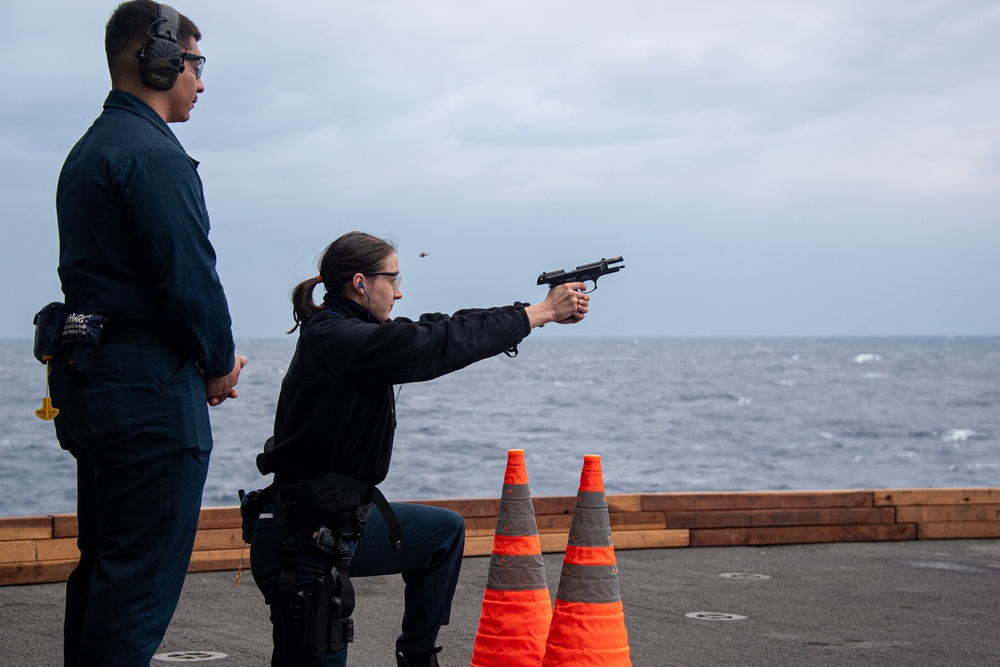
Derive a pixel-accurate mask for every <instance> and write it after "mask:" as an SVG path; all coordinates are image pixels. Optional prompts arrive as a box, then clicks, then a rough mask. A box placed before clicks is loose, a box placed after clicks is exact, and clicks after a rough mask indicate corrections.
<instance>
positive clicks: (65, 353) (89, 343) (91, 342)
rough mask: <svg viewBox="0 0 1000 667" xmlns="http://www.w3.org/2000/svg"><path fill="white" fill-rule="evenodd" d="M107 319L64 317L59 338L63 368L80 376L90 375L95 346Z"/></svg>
mask: <svg viewBox="0 0 1000 667" xmlns="http://www.w3.org/2000/svg"><path fill="white" fill-rule="evenodd" d="M107 320H108V318H106V317H104V316H103V315H90V314H88V313H70V314H69V315H67V316H66V324H65V325H63V330H62V335H61V336H60V338H59V346H60V348H61V356H62V364H63V367H64V368H67V369H69V370H71V371H76V372H77V373H81V374H84V375H86V374H89V373H90V365H91V363H92V362H93V360H94V352H95V351H96V350H97V344H98V343H100V342H101V330H102V329H104V323H105V322H107Z"/></svg>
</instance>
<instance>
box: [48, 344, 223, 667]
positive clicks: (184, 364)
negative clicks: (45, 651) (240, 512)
mask: <svg viewBox="0 0 1000 667" xmlns="http://www.w3.org/2000/svg"><path fill="white" fill-rule="evenodd" d="M56 363H58V362H56ZM51 380H52V387H51V389H52V402H53V405H54V406H55V407H57V408H59V410H60V412H59V416H58V417H56V420H55V423H56V434H57V436H58V438H59V443H60V445H61V446H62V448H63V449H66V450H68V451H69V452H70V453H72V455H73V456H74V457H75V458H76V462H77V520H78V522H79V537H78V538H77V544H78V545H79V547H80V562H79V564H78V565H77V567H76V569H75V570H73V572H72V574H70V576H69V580H68V582H67V584H66V618H65V623H64V660H65V665H66V666H67V667H70V666H72V667H82V666H87V667H90V666H99V667H148V665H149V662H150V660H151V658H152V656H153V654H154V653H155V652H156V649H157V648H158V647H159V645H160V642H161V640H162V639H163V635H164V634H165V633H166V630H167V626H168V625H169V623H170V619H171V617H172V616H173V613H174V610H175V608H176V606H177V600H178V598H179V597H180V593H181V588H182V586H183V584H184V577H185V574H186V573H187V568H188V563H189V561H190V557H191V549H192V546H193V545H194V537H195V532H196V530H197V527H198V515H199V512H200V509H201V494H202V490H203V488H204V485H205V477H206V475H207V473H208V460H209V455H210V453H211V450H212V432H211V428H210V424H209V418H208V407H207V403H206V401H205V385H204V381H203V380H202V378H201V376H200V374H199V372H198V369H197V368H196V367H195V366H194V364H192V363H191V362H190V361H189V360H188V359H187V357H186V355H184V354H183V353H182V352H180V351H179V350H176V349H174V348H172V347H170V346H160V345H145V344H143V345H102V346H100V347H99V348H98V350H97V353H96V356H95V360H94V366H93V369H92V372H91V374H90V377H87V376H82V375H78V374H75V373H73V372H71V371H66V370H64V369H62V368H60V367H59V366H58V365H56V366H54V370H53V373H52V378H51Z"/></svg>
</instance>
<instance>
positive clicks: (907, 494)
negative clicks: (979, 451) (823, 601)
mask: <svg viewBox="0 0 1000 667" xmlns="http://www.w3.org/2000/svg"><path fill="white" fill-rule="evenodd" d="M412 502H420V503H423V504H427V505H434V506H437V507H446V508H448V509H451V510H453V511H455V512H458V513H459V514H461V515H462V516H464V517H465V523H466V543H465V555H466V556H487V555H489V554H490V552H491V551H492V549H493V535H494V533H495V531H496V518H497V512H498V511H499V508H500V500H499V499H495V500H493V499H483V498H470V499H457V500H421V501H412ZM533 502H534V507H535V520H536V524H537V526H538V532H539V537H540V541H541V545H542V552H543V553H556V554H558V553H563V552H564V551H565V549H566V541H567V536H568V535H567V534H568V532H569V528H570V525H571V523H572V519H573V508H574V506H575V504H576V497H575V496H543V497H538V498H534V499H533ZM608 515H609V518H610V520H611V530H612V533H613V537H614V544H615V548H616V549H651V548H657V549H659V548H678V547H707V546H714V547H719V546H757V545H778V544H807V543H817V542H859V541H883V540H917V539H925V540H926V539H973V538H976V539H979V538H997V537H1000V488H964V489H881V490H848V491H755V492H742V491H734V492H720V493H661V494H622V495H610V496H608ZM76 535H77V526H76V515H74V514H52V515H49V516H34V517H7V518H0V586H7V585H17V584H35V583H45V582H58V581H65V580H66V578H67V576H69V573H70V572H71V571H72V570H73V568H74V567H75V566H76V561H77V559H78V557H79V552H78V551H77V548H76ZM249 557H250V552H249V547H245V546H244V545H243V542H242V539H241V536H240V514H239V509H238V508H236V507H206V508H204V509H203V510H202V511H201V518H200V522H199V524H198V534H197V537H196V538H195V545H194V552H193V554H192V557H191V565H190V567H189V571H191V572H210V571H219V570H235V569H236V568H237V567H238V566H240V564H241V563H242V566H243V567H249Z"/></svg>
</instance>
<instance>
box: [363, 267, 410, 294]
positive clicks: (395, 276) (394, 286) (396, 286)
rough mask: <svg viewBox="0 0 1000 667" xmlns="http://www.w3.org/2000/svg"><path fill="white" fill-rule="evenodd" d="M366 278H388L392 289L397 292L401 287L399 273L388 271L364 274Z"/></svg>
mask: <svg viewBox="0 0 1000 667" xmlns="http://www.w3.org/2000/svg"><path fill="white" fill-rule="evenodd" d="M365 275H367V276H389V277H390V278H392V289H393V290H399V288H400V287H401V286H402V285H403V274H402V273H400V272H399V271H396V272H389V271H378V272H376V273H366V274H365Z"/></svg>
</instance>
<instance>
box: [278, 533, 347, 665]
mask: <svg viewBox="0 0 1000 667" xmlns="http://www.w3.org/2000/svg"><path fill="white" fill-rule="evenodd" d="M352 537H353V536H352V535H342V534H336V533H334V532H333V531H331V530H330V529H329V528H327V527H325V526H320V527H319V528H318V529H317V530H316V532H315V533H313V535H312V537H311V538H310V540H309V542H310V543H309V545H308V548H316V549H319V550H321V551H323V552H325V553H328V554H330V555H332V556H333V557H334V558H335V561H334V563H333V565H332V567H331V568H330V569H329V570H326V571H321V570H317V571H316V572H315V577H311V578H309V579H307V580H306V581H303V582H301V583H296V581H295V580H296V577H297V574H298V556H299V549H300V548H301V540H302V539H303V535H302V532H301V530H295V529H292V530H290V531H289V533H288V536H287V537H286V538H285V542H284V544H283V545H282V548H281V570H280V574H279V575H278V583H277V586H276V588H275V591H274V594H273V595H272V596H271V599H270V600H268V604H269V605H270V608H271V623H272V624H273V626H274V646H275V648H277V649H278V650H280V651H284V652H288V653H299V654H303V655H323V654H324V653H328V652H336V651H339V650H340V649H342V648H343V647H344V646H345V645H346V644H347V643H349V642H351V641H353V640H354V621H353V620H352V619H351V614H353V613H354V586H353V585H352V584H351V579H350V576H349V575H348V571H347V568H348V564H349V563H350V559H351V549H350V540H351V538H352Z"/></svg>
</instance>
